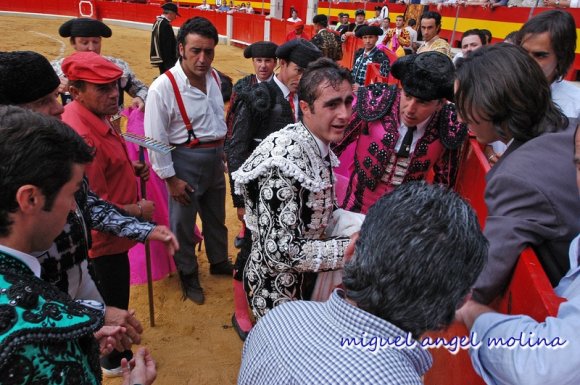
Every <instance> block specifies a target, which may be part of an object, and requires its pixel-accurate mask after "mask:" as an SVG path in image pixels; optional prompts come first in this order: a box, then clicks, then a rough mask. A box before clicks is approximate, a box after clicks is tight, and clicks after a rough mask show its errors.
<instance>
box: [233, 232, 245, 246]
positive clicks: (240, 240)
mask: <svg viewBox="0 0 580 385" xmlns="http://www.w3.org/2000/svg"><path fill="white" fill-rule="evenodd" d="M245 243H246V239H245V238H242V237H240V236H239V235H236V238H235V239H234V247H235V248H236V249H241V248H242V247H243V246H244V244H245Z"/></svg>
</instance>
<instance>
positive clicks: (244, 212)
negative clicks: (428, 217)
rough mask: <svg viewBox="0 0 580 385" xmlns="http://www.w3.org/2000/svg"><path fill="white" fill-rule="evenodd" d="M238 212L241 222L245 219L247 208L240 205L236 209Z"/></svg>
mask: <svg viewBox="0 0 580 385" xmlns="http://www.w3.org/2000/svg"><path fill="white" fill-rule="evenodd" d="M236 211H237V214H238V219H239V220H240V222H243V221H244V215H246V209H245V208H243V207H238V208H237V209H236Z"/></svg>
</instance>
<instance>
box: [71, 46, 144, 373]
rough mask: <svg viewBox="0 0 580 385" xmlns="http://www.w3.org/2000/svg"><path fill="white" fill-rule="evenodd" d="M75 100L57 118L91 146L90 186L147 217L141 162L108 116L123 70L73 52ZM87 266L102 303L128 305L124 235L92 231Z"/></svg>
mask: <svg viewBox="0 0 580 385" xmlns="http://www.w3.org/2000/svg"><path fill="white" fill-rule="evenodd" d="M62 69H63V72H64V73H65V75H66V76H67V78H68V79H69V85H70V93H71V95H72V96H73V99H74V101H73V102H71V103H69V104H67V105H66V107H65V110H64V113H63V114H62V120H63V121H64V122H65V123H67V124H68V125H70V126H71V127H73V128H74V130H75V131H76V132H77V133H78V134H79V135H81V136H82V137H83V138H84V139H85V141H86V142H87V143H88V144H89V145H90V146H92V147H94V149H95V157H94V159H93V162H92V163H91V164H89V165H88V166H87V167H86V175H87V177H88V179H89V185H90V188H91V189H92V190H93V191H94V192H95V193H97V194H98V195H99V196H100V197H102V199H105V200H107V201H109V202H111V203H113V204H115V205H116V206H117V207H121V208H123V209H124V210H125V211H127V212H128V213H129V214H131V215H133V216H138V217H142V218H144V219H147V220H149V219H151V216H152V214H153V210H154V208H155V207H154V203H153V202H151V201H146V200H141V201H139V198H138V193H137V184H136V182H135V175H137V176H141V177H144V178H148V176H149V170H148V169H147V167H146V166H145V165H143V164H139V163H138V164H135V165H133V163H132V162H131V160H130V159H129V156H128V154H127V149H126V147H125V142H124V140H123V139H122V137H121V135H120V134H119V133H118V132H117V131H116V130H115V129H114V128H113V126H112V125H111V123H110V120H109V116H110V115H113V114H115V113H116V112H117V109H118V105H117V100H118V97H119V90H118V88H117V80H118V79H119V78H120V77H121V75H122V74H123V71H122V70H121V69H120V68H119V67H117V66H116V65H115V64H113V63H111V62H110V61H108V60H107V59H105V58H103V57H102V56H100V55H99V54H96V53H94V52H77V53H75V54H73V55H71V56H69V57H68V58H66V59H65V60H64V61H63V63H62ZM91 235H92V246H91V249H90V251H89V257H90V258H91V263H90V268H91V269H92V271H93V273H94V278H95V281H96V284H97V287H98V289H99V292H100V293H101V295H102V297H103V299H104V301H105V304H106V305H107V306H115V307H118V308H121V309H127V308H128V306H129V257H128V251H129V249H130V248H131V247H132V246H133V245H134V244H135V242H134V241H131V240H129V239H126V238H118V237H116V236H114V235H110V234H105V233H101V232H97V231H92V232H91ZM131 356H132V354H131V351H130V350H128V351H125V352H124V353H119V352H115V351H114V352H113V353H111V354H110V355H109V356H107V357H105V359H102V360H101V366H103V368H105V369H109V368H111V369H113V368H117V367H118V366H120V361H121V358H122V357H127V358H130V357H131Z"/></svg>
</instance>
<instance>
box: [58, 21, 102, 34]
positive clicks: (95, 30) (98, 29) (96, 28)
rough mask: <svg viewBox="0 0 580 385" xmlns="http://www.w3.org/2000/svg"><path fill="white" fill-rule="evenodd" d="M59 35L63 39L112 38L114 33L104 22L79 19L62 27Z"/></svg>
mask: <svg viewBox="0 0 580 385" xmlns="http://www.w3.org/2000/svg"><path fill="white" fill-rule="evenodd" d="M58 34H59V35H60V36H62V37H111V35H112V34H113V31H111V28H109V27H107V25H106V24H105V23H103V22H102V21H99V20H95V19H90V18H88V17H79V18H76V19H71V20H69V21H67V22H65V23H64V24H63V25H61V26H60V28H59V29H58Z"/></svg>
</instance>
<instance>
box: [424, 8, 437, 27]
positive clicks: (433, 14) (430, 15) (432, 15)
mask: <svg viewBox="0 0 580 385" xmlns="http://www.w3.org/2000/svg"><path fill="white" fill-rule="evenodd" d="M423 19H435V26H437V27H441V14H440V13H438V12H434V11H427V12H424V13H423V14H422V15H421V20H423Z"/></svg>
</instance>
